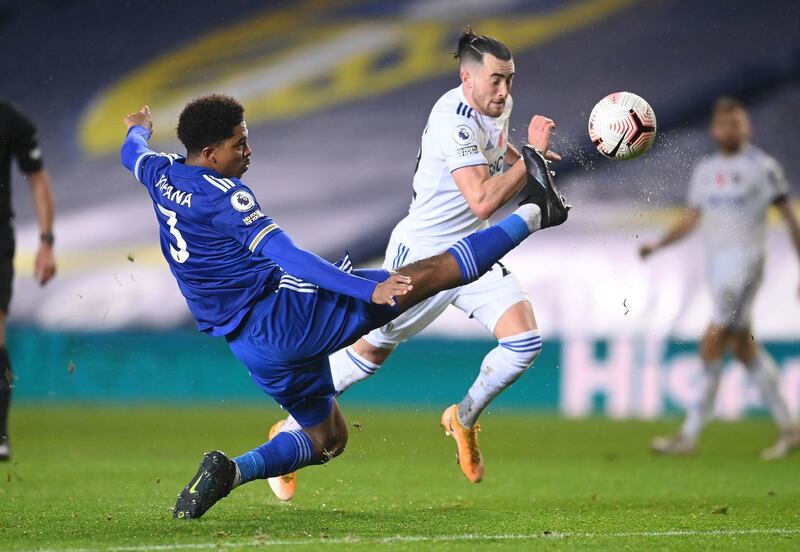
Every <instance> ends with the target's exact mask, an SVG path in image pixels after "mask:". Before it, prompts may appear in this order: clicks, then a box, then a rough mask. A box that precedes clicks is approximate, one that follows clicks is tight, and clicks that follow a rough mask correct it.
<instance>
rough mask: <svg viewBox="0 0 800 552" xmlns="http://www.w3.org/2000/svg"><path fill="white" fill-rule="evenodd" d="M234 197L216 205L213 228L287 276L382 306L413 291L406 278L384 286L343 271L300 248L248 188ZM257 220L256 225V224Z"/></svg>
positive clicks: (394, 278)
mask: <svg viewBox="0 0 800 552" xmlns="http://www.w3.org/2000/svg"><path fill="white" fill-rule="evenodd" d="M236 189H237V192H234V194H233V195H232V196H230V195H224V196H222V197H221V198H220V199H219V200H218V201H217V203H216V204H215V205H214V208H213V213H212V216H211V225H212V226H213V227H214V228H216V229H217V230H219V231H220V232H222V233H223V234H225V235H226V236H229V237H231V238H233V239H235V240H237V241H238V242H239V243H241V244H242V245H244V246H245V247H247V248H248V249H249V250H250V252H251V253H253V254H254V255H260V256H263V257H267V258H268V259H270V260H271V261H274V262H275V263H277V264H278V265H279V266H280V267H281V268H283V269H284V270H285V271H286V272H287V273H289V274H291V275H292V276H295V277H297V278H300V279H301V280H305V281H306V282H309V283H312V284H316V285H318V286H319V287H321V288H323V289H327V290H329V291H333V292H335V293H341V294H343V295H348V296H350V297H355V298H356V299H361V300H362V301H367V302H373V303H376V304H379V305H394V297H395V296H398V295H405V294H406V293H408V291H410V290H411V285H410V280H409V279H408V278H407V277H405V276H400V275H392V276H390V277H389V278H387V279H386V281H384V282H381V283H376V282H374V281H372V280H368V279H366V278H361V277H360V276H354V275H352V274H349V273H347V272H344V271H342V270H340V269H339V268H337V267H335V266H334V265H332V264H331V263H329V262H327V261H326V260H324V259H322V258H320V257H318V256H317V255H315V254H314V253H311V252H310V251H306V250H304V249H302V248H300V247H298V246H297V245H295V243H294V241H292V239H291V238H290V237H289V235H288V234H286V233H285V232H284V231H283V230H282V229H281V228H280V227H279V226H278V225H277V224H276V223H275V222H274V221H273V220H272V219H271V218H269V217H267V216H266V215H264V214H263V213H262V212H261V208H260V207H259V205H258V203H257V202H256V200H255V198H254V197H253V196H252V194H251V193H250V191H249V190H248V189H247V188H246V187H245V186H241V187H237V188H236ZM236 194H239V195H240V196H245V197H247V198H248V199H249V201H248V204H249V205H250V208H249V209H248V210H246V211H239V210H237V209H236V208H234V207H233V204H234V202H235V201H236V197H237V195H236ZM254 221H256V222H257V223H256V224H253V222H254Z"/></svg>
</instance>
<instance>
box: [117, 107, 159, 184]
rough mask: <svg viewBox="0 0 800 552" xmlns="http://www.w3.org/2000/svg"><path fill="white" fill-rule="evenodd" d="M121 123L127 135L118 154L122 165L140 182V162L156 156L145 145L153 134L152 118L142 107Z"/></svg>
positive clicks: (146, 109) (148, 111) (148, 109)
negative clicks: (125, 128) (126, 129)
mask: <svg viewBox="0 0 800 552" xmlns="http://www.w3.org/2000/svg"><path fill="white" fill-rule="evenodd" d="M123 122H124V124H125V126H126V127H127V128H128V135H127V136H126V137H125V142H124V143H123V144H122V151H121V152H120V156H121V158H122V164H123V165H124V166H125V168H126V169H128V170H129V171H131V172H132V173H133V176H134V178H136V180H139V181H140V182H141V178H140V173H141V168H142V161H144V160H145V159H146V158H147V157H149V156H151V155H156V152H154V151H153V150H151V149H150V148H149V147H148V145H147V141H148V140H149V139H150V136H151V135H152V134H153V118H152V116H151V115H150V108H149V107H148V106H144V107H143V108H142V109H140V110H139V111H137V112H135V113H130V114H129V115H128V116H127V117H125V119H123Z"/></svg>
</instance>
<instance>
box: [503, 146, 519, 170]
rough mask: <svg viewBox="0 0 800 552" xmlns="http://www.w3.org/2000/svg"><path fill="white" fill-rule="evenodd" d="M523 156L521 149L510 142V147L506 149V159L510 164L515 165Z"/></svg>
mask: <svg viewBox="0 0 800 552" xmlns="http://www.w3.org/2000/svg"><path fill="white" fill-rule="evenodd" d="M521 157H522V154H521V153H520V151H519V150H518V149H517V148H516V147H514V146H513V145H511V144H508V149H507V150H506V158H505V161H506V163H507V164H508V165H513V164H514V163H516V162H517V161H519V159H520V158H521Z"/></svg>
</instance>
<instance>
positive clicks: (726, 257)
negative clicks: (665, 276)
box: [640, 97, 800, 459]
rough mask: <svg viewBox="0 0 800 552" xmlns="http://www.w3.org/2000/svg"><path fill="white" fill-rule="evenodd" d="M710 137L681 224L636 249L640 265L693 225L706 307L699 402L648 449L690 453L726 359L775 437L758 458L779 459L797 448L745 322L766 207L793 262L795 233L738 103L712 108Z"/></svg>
mask: <svg viewBox="0 0 800 552" xmlns="http://www.w3.org/2000/svg"><path fill="white" fill-rule="evenodd" d="M711 135H712V137H713V138H714V141H715V142H716V144H717V148H718V151H717V153H715V154H713V155H711V156H709V157H707V158H706V159H703V160H702V161H701V162H700V163H699V164H698V165H697V167H696V168H695V170H694V175H693V176H692V180H691V184H690V188H689V197H688V206H687V208H686V211H685V214H684V216H683V217H682V218H681V220H680V221H679V222H678V223H677V224H676V225H675V226H674V227H673V228H671V229H670V230H669V231H668V232H667V233H666V234H665V235H664V236H663V237H662V238H661V239H660V240H659V241H658V242H656V243H654V244H650V245H644V246H642V248H641V249H640V254H641V256H642V258H647V257H648V256H650V255H651V254H653V253H654V252H656V251H657V250H659V249H661V248H663V247H665V246H667V245H669V244H671V243H674V242H676V241H678V240H680V239H681V238H683V237H685V236H687V235H688V234H689V233H690V232H691V231H692V230H693V229H694V228H695V227H697V226H698V225H700V226H701V229H702V233H703V238H704V241H705V249H706V255H707V269H708V279H709V284H710V287H711V293H712V299H713V305H714V309H713V314H712V318H711V323H710V324H709V326H708V329H707V330H706V333H705V336H704V337H703V340H702V343H701V345H700V356H701V358H702V360H703V365H704V371H703V379H702V383H701V389H700V393H699V395H698V396H699V399H698V400H697V402H696V403H695V404H693V405H691V406H690V407H689V409H688V411H687V415H686V419H685V421H684V423H683V426H682V427H681V429H680V431H679V432H678V433H677V434H676V435H674V436H671V437H659V438H656V439H654V440H653V442H652V443H651V448H652V449H653V451H655V452H658V453H662V454H673V455H678V454H691V453H693V452H694V450H695V445H696V443H697V439H698V437H699V435H700V432H701V430H702V429H703V427H704V426H705V424H706V423H707V422H708V420H709V419H710V417H711V415H712V414H713V410H714V399H715V397H716V393H717V388H718V387H719V381H720V377H721V372H722V362H723V358H724V356H725V353H726V352H731V353H732V354H733V356H734V357H736V358H737V359H738V360H739V361H741V362H742V364H743V365H744V366H746V367H747V370H748V372H749V373H750V376H751V377H752V378H753V380H754V381H755V383H756V384H757V385H758V387H759V390H760V391H761V394H762V396H763V398H764V401H765V402H766V403H767V406H768V407H769V410H770V413H771V414H772V417H773V419H774V420H775V423H776V424H777V425H778V428H779V430H780V436H779V438H778V440H777V442H776V443H775V445H774V446H772V447H770V448H768V449H767V450H765V451H764V452H763V454H762V457H763V458H764V459H774V458H780V457H783V456H785V455H786V454H787V453H788V452H789V451H791V450H792V449H794V448H798V447H800V430H799V429H798V427H797V424H796V422H795V421H794V420H793V419H792V417H791V415H790V413H789V410H788V409H787V407H786V403H785V401H784V400H783V398H782V397H781V395H780V392H779V390H778V372H777V367H776V365H775V361H774V360H773V359H772V357H771V356H770V355H769V353H768V352H767V351H766V350H765V349H764V348H763V347H761V346H760V345H759V343H758V342H757V341H756V340H755V339H754V338H753V335H752V334H751V329H750V326H751V320H750V318H751V313H752V308H753V299H754V297H755V294H756V292H757V291H758V287H759V285H760V284H761V274H762V270H763V263H764V249H765V232H766V221H767V211H768V209H769V207H770V206H771V205H774V206H776V207H777V208H778V210H779V211H780V213H781V215H783V218H784V219H785V221H786V223H787V225H788V227H789V232H790V234H791V238H792V241H793V243H794V246H795V249H796V250H797V252H798V255H799V256H800V225H798V221H797V218H796V217H795V215H794V213H793V211H792V207H791V202H790V199H789V185H788V183H787V182H786V178H785V177H784V174H783V170H782V169H781V167H780V165H779V164H778V163H777V162H776V161H775V159H773V158H772V157H770V156H769V155H767V154H766V153H764V152H763V151H761V150H760V149H758V148H757V147H755V146H753V145H751V144H750V143H749V138H750V122H749V119H748V116H747V112H746V111H745V109H744V106H743V105H742V104H741V103H739V102H738V101H737V100H734V99H732V98H727V97H723V98H720V99H718V100H717V102H716V103H715V105H714V109H713V113H712V120H711Z"/></svg>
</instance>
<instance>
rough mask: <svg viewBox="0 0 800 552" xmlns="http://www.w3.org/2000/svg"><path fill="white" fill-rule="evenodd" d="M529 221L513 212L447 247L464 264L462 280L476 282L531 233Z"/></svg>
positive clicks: (459, 264)
mask: <svg viewBox="0 0 800 552" xmlns="http://www.w3.org/2000/svg"><path fill="white" fill-rule="evenodd" d="M531 232H532V229H531V228H530V225H529V224H528V223H527V222H526V221H525V219H523V218H522V217H521V216H520V215H519V214H517V213H512V214H510V215H509V216H507V217H506V218H504V219H503V220H501V221H500V222H498V223H497V224H495V225H493V226H490V227H489V228H486V229H484V230H480V231H478V232H474V233H472V234H470V235H469V236H466V237H464V238H463V239H461V240H459V241H457V242H456V243H455V244H453V246H452V247H450V249H448V251H449V252H450V253H452V255H453V256H454V257H455V258H456V262H457V263H458V266H459V268H461V279H462V282H463V283H465V284H467V283H469V282H474V281H475V280H477V279H478V278H480V277H481V276H482V275H483V274H484V273H485V272H486V271H488V270H489V269H490V268H491V267H492V265H493V264H495V263H496V262H497V261H499V260H500V259H502V258H503V256H505V254H506V253H508V252H509V251H511V250H512V249H514V248H515V247H516V246H518V245H519V244H520V243H522V241H523V240H524V239H525V238H527V237H528V236H530V235H531Z"/></svg>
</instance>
